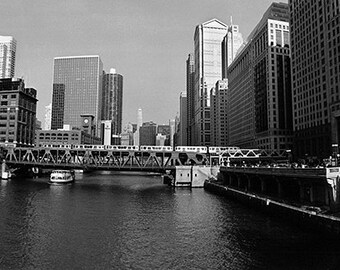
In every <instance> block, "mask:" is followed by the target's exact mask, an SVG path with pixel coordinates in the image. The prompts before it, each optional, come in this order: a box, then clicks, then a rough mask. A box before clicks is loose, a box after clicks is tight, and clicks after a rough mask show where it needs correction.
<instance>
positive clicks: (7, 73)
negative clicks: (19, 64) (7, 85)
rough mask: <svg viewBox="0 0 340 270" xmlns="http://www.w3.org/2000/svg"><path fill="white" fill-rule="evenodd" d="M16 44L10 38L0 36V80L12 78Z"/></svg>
mask: <svg viewBox="0 0 340 270" xmlns="http://www.w3.org/2000/svg"><path fill="white" fill-rule="evenodd" d="M16 47H17V42H16V40H15V39H14V38H13V37H11V36H0V79H2V78H13V77H14V72H15V54H16Z"/></svg>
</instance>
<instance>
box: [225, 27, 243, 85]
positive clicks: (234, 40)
mask: <svg viewBox="0 0 340 270" xmlns="http://www.w3.org/2000/svg"><path fill="white" fill-rule="evenodd" d="M242 45H243V37H242V34H241V33H240V32H239V28H238V25H235V24H233V23H232V22H231V24H230V26H229V27H228V32H227V34H226V35H225V37H224V38H223V41H222V79H226V78H228V67H229V65H230V64H231V62H232V61H233V60H234V58H235V56H236V54H237V52H238V50H239V49H240V48H241V46H242Z"/></svg>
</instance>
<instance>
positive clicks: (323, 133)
mask: <svg viewBox="0 0 340 270" xmlns="http://www.w3.org/2000/svg"><path fill="white" fill-rule="evenodd" d="M339 5H340V3H339V1H338V0H327V1H326V0H323V1H295V0H290V1H289V7H290V18H291V20H290V24H291V39H292V40H291V53H292V84H293V85H292V87H293V103H294V106H293V126H294V148H293V149H294V152H293V154H294V155H295V156H296V157H305V156H316V157H318V158H325V157H329V156H330V155H331V154H332V153H333V151H334V152H336V153H338V146H339V145H340V28H339V25H340V7H339ZM332 145H333V149H332Z"/></svg>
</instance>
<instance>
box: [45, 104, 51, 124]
mask: <svg viewBox="0 0 340 270" xmlns="http://www.w3.org/2000/svg"><path fill="white" fill-rule="evenodd" d="M51 117H52V103H50V104H48V105H47V106H45V118H44V130H50V129H51Z"/></svg>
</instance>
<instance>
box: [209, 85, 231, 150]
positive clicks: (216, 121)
mask: <svg viewBox="0 0 340 270" xmlns="http://www.w3.org/2000/svg"><path fill="white" fill-rule="evenodd" d="M227 100H228V80H227V79H223V80H218V81H217V82H216V85H215V87H214V88H212V89H211V93H210V103H211V106H210V109H211V114H210V115H211V145H215V146H227V143H228V120H227Z"/></svg>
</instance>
